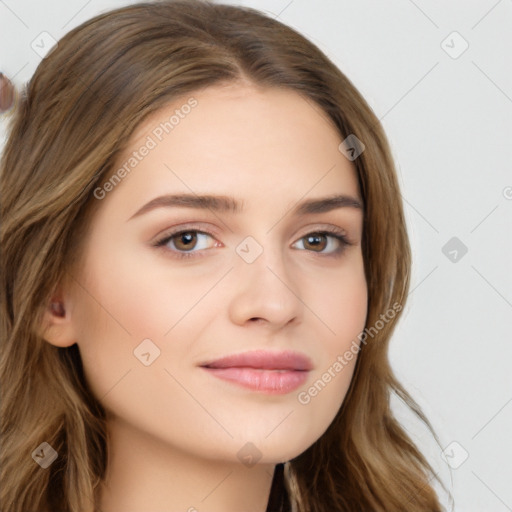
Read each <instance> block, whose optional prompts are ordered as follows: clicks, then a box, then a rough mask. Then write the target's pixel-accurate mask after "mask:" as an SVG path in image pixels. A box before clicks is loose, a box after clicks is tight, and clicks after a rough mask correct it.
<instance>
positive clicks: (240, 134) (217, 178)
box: [114, 83, 359, 203]
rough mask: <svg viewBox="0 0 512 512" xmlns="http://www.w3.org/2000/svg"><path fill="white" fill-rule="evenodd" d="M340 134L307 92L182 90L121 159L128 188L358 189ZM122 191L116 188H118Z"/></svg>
mask: <svg viewBox="0 0 512 512" xmlns="http://www.w3.org/2000/svg"><path fill="white" fill-rule="evenodd" d="M341 141H342V137H341V135H340V134H339V132H338V130H337V129H336V127H335V125H334V123H333V122H332V120H331V119H330V118H329V117H328V115H327V114H326V113H325V112H323V111H322V110H321V109H320V108H319V106H318V105H316V104H315V103H314V102H313V101H312V100H310V99H309V98H305V97H303V96H302V95H300V94H299V93H297V92H295V91H292V90H289V89H281V88H258V87H255V86H252V85H247V84H238V83H235V84H229V85H222V86H214V87H208V88H206V89H203V90H200V91H197V92H194V93H191V94H189V95H184V96H182V97H180V98H178V99H176V100H174V101H172V102H171V103H169V104H168V105H166V106H165V107H163V108H161V109H160V110H158V111H156V112H154V113H153V114H151V116H150V117H148V118H147V119H145V120H144V122H143V123H141V124H140V125H139V127H138V128H137V129H136V131H135V132H134V134H133V135H132V137H131V140H130V143H129V144H128V147H127V148H126V150H125V151H124V153H123V154H122V155H121V157H120V158H119V159H118V161H117V162H116V166H115V169H114V172H115V170H116V169H121V168H124V169H125V171H126V172H123V174H124V175H129V176H128V179H123V181H126V182H129V185H127V184H125V183H122V184H121V186H117V187H116V188H117V189H119V190H120V189H121V188H125V189H128V188H130V189H131V192H130V194H131V195H132V196H134V194H136V195H137V196H139V197H143V198H144V199H147V200H149V199H150V198H151V195H155V194H157V193H161V192H163V190H162V188H165V187H167V188H168V189H169V190H165V192H170V191H182V192H188V193H190V192H195V193H218V194H225V193H226V192H230V193H232V194H234V195H239V196H240V197H241V198H242V199H243V198H244V197H247V199H248V200H249V203H250V202H251V200H250V198H251V197H252V198H256V197H259V198H260V199H265V200H266V201H272V200H273V199H275V200H279V201H280V202H281V203H282V202H283V201H285V202H286V200H287V199H288V200H289V201H296V200H297V199H299V197H297V195H299V196H305V195H307V194H309V193H310V192H311V193H312V195H315V193H316V195H318V194H323V195H325V193H326V192H329V193H331V194H332V193H336V192H342V193H346V194H352V195H354V196H356V197H359V190H358V181H357V177H356V171H355V168H354V166H353V164H352V162H350V161H349V160H348V159H347V158H346V157H345V156H344V155H343V154H342V153H341V152H340V151H339V149H338V146H339V145H340V143H341ZM116 194H117V192H116Z"/></svg>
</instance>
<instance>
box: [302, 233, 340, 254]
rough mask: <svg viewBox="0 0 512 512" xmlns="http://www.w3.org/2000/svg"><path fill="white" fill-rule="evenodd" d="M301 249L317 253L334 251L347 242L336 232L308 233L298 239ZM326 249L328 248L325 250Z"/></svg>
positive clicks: (337, 250)
mask: <svg viewBox="0 0 512 512" xmlns="http://www.w3.org/2000/svg"><path fill="white" fill-rule="evenodd" d="M296 243H301V245H302V247H301V248H303V249H307V250H309V251H313V252H319V253H331V254H332V253H336V252H339V251H340V250H341V249H342V248H343V246H344V245H346V244H347V242H346V239H345V237H343V236H342V235H339V234H336V233H328V232H323V231H322V232H318V233H309V234H308V235H306V236H303V237H302V238H301V239H299V241H298V242H296ZM325 249H328V250H325Z"/></svg>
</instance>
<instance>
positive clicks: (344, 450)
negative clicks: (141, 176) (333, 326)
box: [0, 0, 442, 512]
mask: <svg viewBox="0 0 512 512" xmlns="http://www.w3.org/2000/svg"><path fill="white" fill-rule="evenodd" d="M237 80H244V81H249V82H252V83H255V84H258V85H261V86H264V87H280V88H288V89H290V90H293V91H296V92H299V93H300V94H302V95H303V97H304V98H305V99H306V100H307V101H309V102H310V104H311V105H312V106H314V107H315V108H317V109H321V110H323V111H324V112H326V113H327V114H328V115H329V116H330V118H331V119H332V121H333V122H334V124H335V126H336V127H337V129H338V130H339V133H340V135H341V137H342V139H344V138H345V137H347V136H348V135H355V136H356V137H357V138H358V139H359V140H360V141H362V142H363V143H364V145H365V150H364V151H363V153H361V155H360V156H359V157H358V158H356V159H355V160H354V165H355V168H356V170H357V173H358V179H359V183H360V189H361V194H362V197H363V201H364V205H365V218H364V237H363V257H364V263H365V273H366V278H367V283H368V296H369V301H368V316H367V322H366V326H367V328H369V329H370V328H371V327H372V326H375V325H376V323H377V322H379V321H380V323H381V324H384V325H383V326H382V327H381V328H379V329H374V330H375V331H377V332H375V334H374V335H372V338H371V340H368V342H367V343H361V351H360V353H359V357H358V359H357V363H356V367H355V371H354V375H353V379H352V382H351V385H350V388H349V390H348V394H347V395H346V397H345V400H344V402H343V404H342V406H341V408H340V410H339V412H338V414H337V416H336V417H335V419H334V421H333V422H332V424H331V425H330V426H329V428H328V429H327V431H326V432H325V433H324V435H322V437H321V438H320V439H318V440H317V441H316V442H315V443H314V444H313V445H312V446H311V447H309V448H308V449H307V450H306V451H305V452H303V453H302V454H301V455H299V456H298V457H296V458H295V459H293V460H291V461H289V462H287V463H286V464H285V465H283V464H279V465H277V467H276V471H275V474H274V480H273V483H272V489H271V494H270V499H269V505H268V511H272V512H273V511H283V512H284V511H289V510H296V511H297V512H327V511H329V512H332V511H334V510H336V511H354V510H365V511H367V510H373V511H393V512H396V511H412V510H414V511H424V512H427V511H428V512H436V511H441V510H442V508H441V506H440V504H439V501H438V498H437V495H436V493H435V492H434V490H433V487H432V486H431V485H430V482H431V480H432V478H433V477H435V475H434V472H433V470H432V468H431V466H430V465H429V463H428V462H427V460H426V459H425V457H424V456H423V455H422V454H421V452H420V451H419V450H418V448H417V447H416V446H415V444H414V443H413V442H412V440H411V439H410V438H409V437H408V435H407V434H406V433H405V431H404V429H403V428H402V427H401V425H400V424H399V423H398V421H397V420H396V419H395V418H394V416H393V414H392V412H391V408H390V395H391V393H396V394H397V395H398V396H399V397H401V398H402V399H403V401H405V402H406V403H407V404H408V405H409V407H410V408H411V409H412V410H413V411H414V412H415V413H416V415H417V416H418V417H419V418H420V419H421V420H422V421H423V422H424V423H425V424H426V425H427V427H428V428H429V429H430V430H431V432H432V434H433V435H434V437H435V438H436V440H437V437H436V435H435V432H434V431H433V430H432V427H431V426H430V424H429V422H428V420H427V419H426V418H425V416H424V415H423V413H422V412H421V409H420V407H419V406H418V405H417V403H416V402H415V401H414V400H413V399H412V397H411V396H410V395H409V394H408V393H407V391H406V390H405V389H404V388H403V387H402V385H401V384H400V383H399V382H398V381H397V379H396V378H395V376H394V374H393V371H392V369H391V367H390V364H389V362H388V356H387V351H388V343H389V340H390V337H391V334H392V332H393V330H394V328H395V325H396V322H397V320H398V319H399V317H400V310H401V309H402V308H403V305H404V304H405V301H406V297H407V293H408V287H409V277H410V264H411V263H410V249H409V242H408V238H407V233H406V228H405V221H404V215H403V210H402V203H401V196H400V192H399V187H398V183H397V178H396V173H395V169H394V163H393V160H392V157H391V152H390V148H389V145H388V142H387V139H386V136H385V134H384V132H383V129H382V126H381V124H380V122H379V120H378V119H377V118H376V116H375V114H374V113H373V111H372V110H371V108H370V107H369V106H368V104H367V103H366V101H365V100H364V98H363V97H362V96H361V95H360V93H359V92H358V91H357V90H356V88H355V87H354V85H353V84H352V83H351V82H350V81H349V79H348V78H347V77H346V76H345V75H344V74H343V73H342V72H341V71H340V70H339V69H338V68H337V67H336V66H335V65H334V64H333V63H332V62H331V61H330V60H329V59H328V58H327V57H326V56H325V55H324V54H323V53H322V52H321V51H320V50H319V49H318V48H317V47H315V46H314V45H313V44H312V43H311V42H309V41H308V40H306V39H305V38H304V37H303V36H301V35H300V34H298V33H297V32H295V31H294V30H292V29H291V28H289V27H287V26H285V25H283V24H282V23H280V22H278V21H276V20H274V19H272V18H270V17H267V16H266V15H263V14H262V13H259V12H258V11H256V10H254V9H250V8H242V7H234V6H227V5H218V4H210V3H208V2H205V1H203V0H191V1H160V2H156V3H140V4H136V5H132V6H129V7H125V8H122V9H117V10H114V11H110V12H107V13H105V14H102V15H99V16H97V17H95V18H93V19H91V20H89V21H87V22H85V23H84V24H82V25H81V26H79V27H78V28H75V29H74V30H72V31H71V32H69V33H68V34H67V35H66V36H64V37H63V38H62V39H61V40H60V41H59V42H58V45H57V47H56V48H55V49H54V50H53V51H52V52H51V53H50V54H49V55H48V56H47V57H46V58H45V59H44V60H43V61H42V62H41V64H40V65H39V66H38V68H37V70H36V72H35V74H34V76H33V77H32V79H31V80H30V82H29V83H28V84H27V85H26V87H25V88H24V90H23V91H22V94H21V96H20V99H19V103H18V105H17V107H16V109H15V112H14V115H13V119H12V122H11V125H10V135H9V138H8V140H7V143H6V146H5V149H4V156H3V159H2V164H1V183H0V184H1V189H2V195H3V198H2V205H1V217H2V231H1V243H2V247H3V255H2V273H1V279H2V282H1V299H2V301H1V308H2V309H1V347H0V349H1V350H0V378H1V386H2V390H3V400H2V405H1V413H2V417H1V436H2V440H1V441H2V444H1V454H0V455H1V461H0V466H1V479H2V486H1V490H0V498H1V503H2V511H3V512H32V511H36V510H37V511H38V512H43V511H48V512H49V511H52V512H56V511H59V512H60V511H67V512H89V511H93V510H95V505H97V501H96V500H97V490H98V486H99V483H100V482H101V481H102V479H103V477H104V475H105V468H106V460H107V455H108V454H107V442H106V440H107V437H106V422H105V411H104V409H103V407H102V405H101V404H100V402H99V401H98V400H97V399H96V397H94V396H93V394H92V393H91V391H90V388H89V386H88V384H87V382H86V380H85V378H84V373H83V370H82V365H81V360H80V354H79V351H78V347H77V345H76V344H75V345H73V346H71V347H68V348H59V347H55V346H52V345H51V344H49V343H48V342H46V341H45V340H44V338H43V337H42V336H41V334H40V325H41V322H42V318H43V313H44V311H45V309H46V308H47V306H48V303H49V301H50V298H51V296H52V293H53V292H54V288H55V283H57V282H62V280H63V279H65V278H66V275H67V271H69V269H70V268H71V265H72V264H73V263H74V262H76V261H77V259H76V258H77V255H78V254H79V251H78V249H79V247H80V234H81V233H83V232H84V230H86V229H87V228H88V226H89V223H90V220H91V218H92V216H93V213H94V205H95V204H97V203H98V201H97V200H96V199H95V197H94V190H95V189H96V188H97V187H98V186H99V184H101V183H102V182H104V181H105V180H106V179H108V178H109V177H110V176H112V173H113V171H114V165H115V162H116V158H117V157H118V156H119V155H120V154H121V152H122V151H123V149H124V148H126V145H127V144H128V142H129V139H130V136H131V134H132V133H133V132H134V130H135V128H136V127H137V126H138V125H139V123H140V122H141V121H142V120H143V119H144V118H146V116H148V115H149V114H150V113H152V112H155V111H156V110H158V109H160V108H161V107H163V106H165V105H166V104H168V103H169V102H170V101H172V100H175V99H176V98H178V97H182V96H184V95H187V94H192V93H193V92H194V91H197V90H199V89H202V88H205V87H208V86H211V85H213V84H220V83H223V82H233V81H237ZM73 258H75V259H73ZM396 304H399V305H401V306H402V307H401V308H398V310H397V308H396ZM393 305H395V307H393ZM390 309H393V310H394V311H395V313H396V314H395V315H394V316H393V318H391V319H389V321H387V322H385V323H384V322H382V320H380V319H381V315H382V314H383V313H385V312H386V311H389V310H390ZM42 442H47V443H49V444H50V445H51V446H52V447H53V448H54V449H55V450H56V452H57V454H58V457H57V459H56V460H55V462H54V463H53V464H51V465H50V466H49V467H48V468H47V469H46V470H43V469H41V468H40V467H39V465H37V464H36V463H35V462H34V460H32V456H31V454H32V453H33V451H34V449H35V448H36V447H38V446H39V445H40V444H41V443H42ZM292 507H293V508H292Z"/></svg>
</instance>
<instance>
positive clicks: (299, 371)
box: [200, 350, 313, 394]
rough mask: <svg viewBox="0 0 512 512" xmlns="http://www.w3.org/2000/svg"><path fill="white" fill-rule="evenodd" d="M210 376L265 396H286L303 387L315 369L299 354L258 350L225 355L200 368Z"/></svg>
mask: <svg viewBox="0 0 512 512" xmlns="http://www.w3.org/2000/svg"><path fill="white" fill-rule="evenodd" d="M200 366H201V367H202V368H203V369H204V370H205V371H206V372H208V373H209V374H210V375H212V376H214V377H216V378H218V379H221V380H224V381H228V382H231V383H233V384H236V385H238V386H242V387H244V388H248V389H251V390H253V391H258V392H261V393H266V394H286V393H289V392H291V391H293V390H294V389H296V388H298V387H299V386H300V385H301V384H303V383H304V382H305V381H306V380H307V378H308V376H309V371H310V370H311V369H312V368H313V365H312V363H311V360H310V359H309V358H308V357H307V356H305V355H304V354H300V353H297V352H290V351H286V352H268V351H263V350H255V351H252V352H245V353H242V354H234V355H230V356H226V357H223V358H220V359H216V360H214V361H209V362H206V363H203V364H201V365H200Z"/></svg>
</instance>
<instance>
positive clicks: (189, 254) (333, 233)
mask: <svg viewBox="0 0 512 512" xmlns="http://www.w3.org/2000/svg"><path fill="white" fill-rule="evenodd" d="M184 233H200V234H203V235H208V236H211V237H212V238H215V235H214V234H213V233H210V232H209V231H201V230H199V229H192V228H189V229H180V230H179V231H175V232H171V233H166V234H165V235H164V236H163V237H162V238H160V239H158V240H157V241H155V242H154V243H153V244H152V245H153V246H154V247H156V248H159V249H163V250H165V251H166V252H171V253H174V254H172V257H174V258H177V259H185V258H198V257H199V258H200V257H202V256H199V255H198V252H199V251H194V250H192V251H179V250H176V249H166V248H165V246H166V245H167V243H168V242H170V241H171V240H172V239H173V238H175V237H176V236H178V235H182V234H184ZM311 235H326V236H330V237H332V238H334V239H336V240H337V241H338V242H340V247H339V248H338V249H336V250H335V251H333V252H331V253H322V252H317V251H311V250H310V251H309V252H312V253H313V254H317V255H319V256H322V257H331V258H336V257H339V256H341V254H342V253H343V252H344V249H345V247H346V246H349V245H353V244H352V243H351V242H350V241H349V240H348V238H347V237H346V235H345V232H344V231H342V230H337V229H331V230H319V231H311V232H310V233H307V234H305V235H304V236H302V237H300V238H299V240H303V239H305V238H307V237H308V236H311ZM299 240H298V241H299ZM298 250H306V251H308V249H298Z"/></svg>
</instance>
